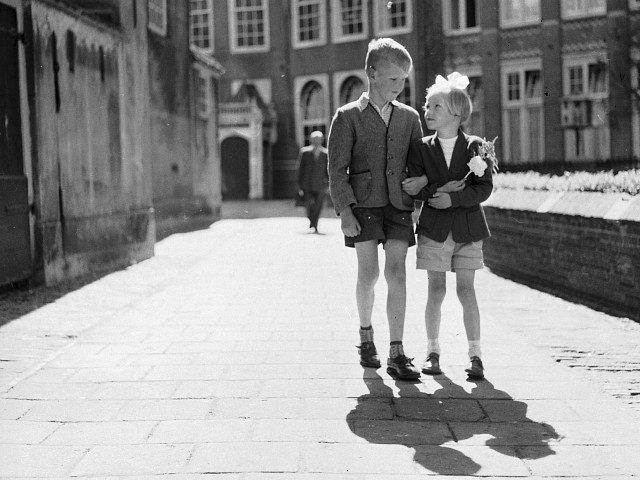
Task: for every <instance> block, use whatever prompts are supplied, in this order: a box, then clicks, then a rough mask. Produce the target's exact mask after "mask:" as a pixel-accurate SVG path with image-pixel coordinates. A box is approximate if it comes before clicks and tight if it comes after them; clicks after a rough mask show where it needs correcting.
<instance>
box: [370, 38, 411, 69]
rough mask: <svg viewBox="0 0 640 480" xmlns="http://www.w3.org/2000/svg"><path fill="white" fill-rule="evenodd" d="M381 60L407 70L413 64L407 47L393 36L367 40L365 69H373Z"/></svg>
mask: <svg viewBox="0 0 640 480" xmlns="http://www.w3.org/2000/svg"><path fill="white" fill-rule="evenodd" d="M381 60H386V61H388V62H391V63H393V64H395V65H397V66H399V67H400V68H402V69H403V70H406V71H407V72H409V71H410V70H411V67H412V66H413V60H412V58H411V55H410V54H409V52H408V51H407V49H406V48H405V47H404V46H403V45H402V44H400V43H398V42H396V41H395V40H394V39H393V38H374V39H373V40H371V41H370V42H369V46H368V47H367V57H366V58H365V65H364V67H365V69H366V70H367V71H368V70H369V69H370V68H373V69H374V70H375V68H376V67H377V66H378V64H379V62H380V61H381Z"/></svg>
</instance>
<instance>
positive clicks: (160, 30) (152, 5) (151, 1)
mask: <svg viewBox="0 0 640 480" xmlns="http://www.w3.org/2000/svg"><path fill="white" fill-rule="evenodd" d="M158 2H160V3H161V6H160V7H159V8H156V7H157V5H156V3H158ZM151 10H153V11H154V12H158V13H159V14H160V15H161V16H162V25H157V24H155V23H153V22H152V21H151V14H150V12H151ZM160 10H162V11H160ZM167 23H168V18H167V0H147V29H148V30H150V31H152V32H153V33H155V34H157V35H160V36H162V37H166V36H167Z"/></svg>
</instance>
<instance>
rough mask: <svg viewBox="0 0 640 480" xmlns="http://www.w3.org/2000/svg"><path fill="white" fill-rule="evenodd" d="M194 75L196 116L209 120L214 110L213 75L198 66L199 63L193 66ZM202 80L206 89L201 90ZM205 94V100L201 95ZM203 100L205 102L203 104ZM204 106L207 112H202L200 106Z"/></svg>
mask: <svg viewBox="0 0 640 480" xmlns="http://www.w3.org/2000/svg"><path fill="white" fill-rule="evenodd" d="M193 73H194V79H193V80H194V86H195V88H194V95H193V99H194V102H193V103H194V109H195V114H196V115H197V116H198V117H199V118H200V119H202V120H209V119H210V117H211V112H212V110H213V92H212V91H211V89H212V75H211V73H210V72H209V71H208V70H207V69H206V68H204V67H202V66H200V65H198V64H197V63H196V64H194V65H193ZM200 80H204V87H203V89H202V90H201V89H200V88H199V82H200ZM201 93H204V99H201V97H200V94H201ZM201 100H204V101H203V102H201ZM202 104H204V106H205V110H202V109H201V108H200V106H201V105H202Z"/></svg>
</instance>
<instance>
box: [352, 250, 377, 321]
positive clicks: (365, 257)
mask: <svg viewBox="0 0 640 480" xmlns="http://www.w3.org/2000/svg"><path fill="white" fill-rule="evenodd" d="M355 248H356V254H357V257H358V282H357V284H356V304H357V306H358V317H359V318H360V327H362V328H367V327H370V326H371V314H372V312H373V301H374V299H375V293H374V287H375V285H376V281H377V280H378V276H379V275H380V268H379V267H378V242H377V241H375V240H370V241H366V242H358V243H356V244H355Z"/></svg>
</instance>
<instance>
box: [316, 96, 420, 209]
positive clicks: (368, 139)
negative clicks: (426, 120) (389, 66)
mask: <svg viewBox="0 0 640 480" xmlns="http://www.w3.org/2000/svg"><path fill="white" fill-rule="evenodd" d="M392 105H393V111H392V113H391V118H390V119H389V126H388V127H387V125H385V123H384V120H382V117H381V116H380V114H379V113H378V112H377V111H376V110H375V108H374V107H373V105H370V104H369V97H368V95H367V93H363V94H362V96H361V97H360V99H358V100H356V101H354V102H351V103H348V104H346V105H344V106H342V107H340V108H339V109H338V110H337V111H336V113H335V115H334V117H333V120H332V121H331V128H330V130H329V143H328V147H329V193H330V194H331V200H332V201H333V205H334V207H335V211H336V213H337V214H338V215H339V214H340V212H341V211H342V210H343V209H345V208H346V207H348V206H350V205H351V206H354V207H384V206H385V205H387V204H388V203H391V204H392V205H393V206H394V207H396V208H397V209H399V210H405V211H412V210H413V199H412V198H411V197H410V196H409V195H407V194H406V193H405V192H404V191H403V190H402V181H403V180H404V179H405V178H407V152H408V150H409V144H410V143H411V142H412V141H413V140H419V139H420V137H421V136H422V126H421V125H420V117H419V115H418V112H416V111H415V110H414V109H413V108H411V107H409V106H407V105H404V104H402V103H400V102H397V101H393V102H392Z"/></svg>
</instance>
